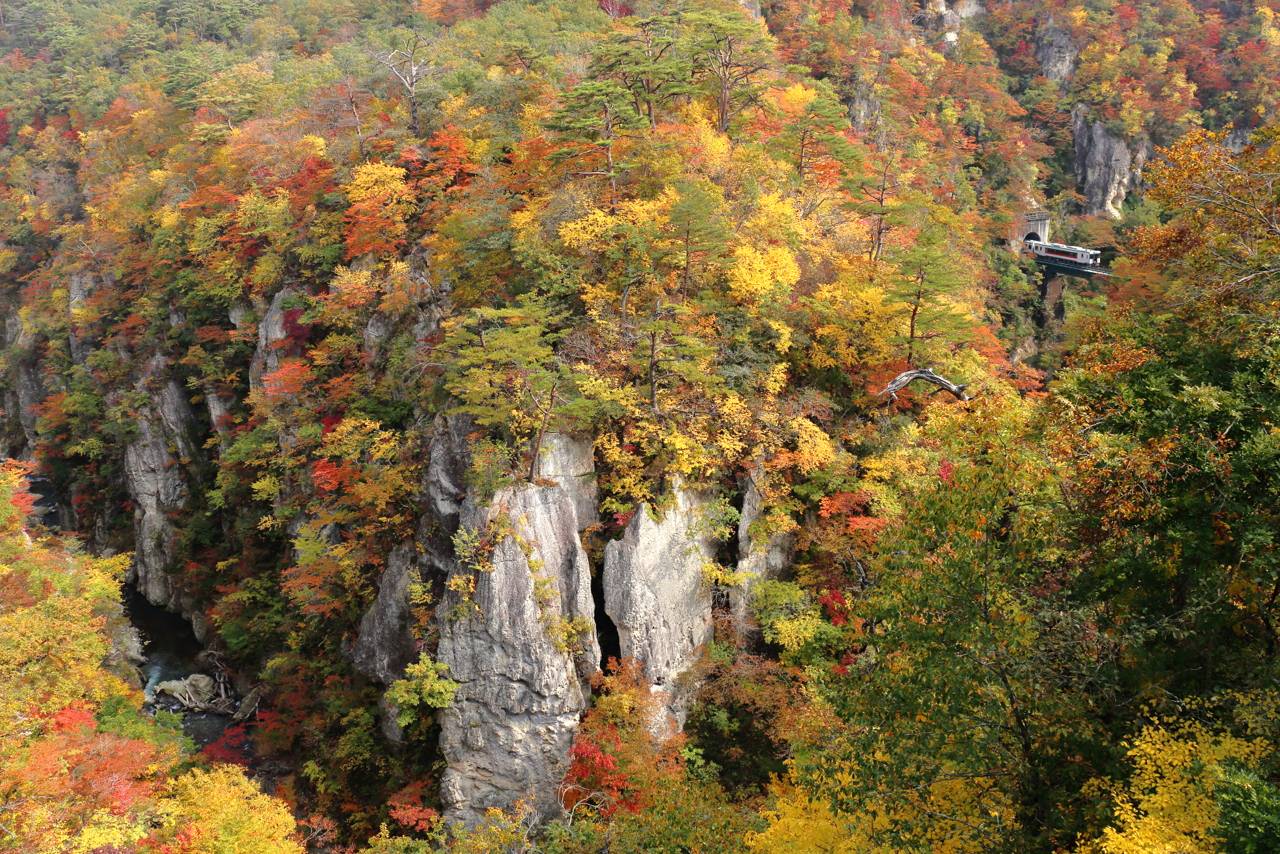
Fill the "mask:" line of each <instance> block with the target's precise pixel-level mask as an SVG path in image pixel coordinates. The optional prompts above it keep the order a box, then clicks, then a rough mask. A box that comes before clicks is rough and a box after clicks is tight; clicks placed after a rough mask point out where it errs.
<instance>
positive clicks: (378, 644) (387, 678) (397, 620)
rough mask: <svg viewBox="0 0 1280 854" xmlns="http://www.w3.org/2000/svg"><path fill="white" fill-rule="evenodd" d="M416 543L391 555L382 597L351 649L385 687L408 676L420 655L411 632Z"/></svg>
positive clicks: (353, 659)
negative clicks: (409, 667)
mask: <svg viewBox="0 0 1280 854" xmlns="http://www.w3.org/2000/svg"><path fill="white" fill-rule="evenodd" d="M414 551H415V550H414V544H413V543H412V542H407V543H401V544H400V545H398V546H396V547H395V548H394V549H392V550H391V553H390V554H388V555H387V566H386V569H384V570H383V572H382V577H381V578H380V579H379V580H378V598H377V599H375V600H374V602H373V604H372V605H370V606H369V610H368V611H365V613H364V616H363V617H361V618H360V632H359V634H358V635H357V636H356V641H355V644H354V645H353V647H352V650H351V663H352V664H354V665H355V667H356V669H357V670H359V671H360V672H361V673H363V674H365V675H366V676H368V677H369V678H370V679H375V680H377V681H378V682H381V683H382V684H384V685H387V684H390V683H391V682H394V681H395V680H396V679H399V678H400V677H401V676H402V675H404V669H405V668H406V667H408V666H409V665H410V664H412V663H413V662H414V661H415V660H416V658H417V653H416V650H415V649H414V643H413V637H412V635H411V633H410V631H409V625H408V622H409V585H410V584H412V583H413V582H414V581H415V580H416V579H417V577H418V575H417V561H416V560H415V557H416V556H415V554H414Z"/></svg>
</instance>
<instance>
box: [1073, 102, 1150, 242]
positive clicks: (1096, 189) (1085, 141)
mask: <svg viewBox="0 0 1280 854" xmlns="http://www.w3.org/2000/svg"><path fill="white" fill-rule="evenodd" d="M1071 134H1072V138H1073V140H1074V143H1075V173H1076V182H1077V184H1078V185H1079V187H1080V192H1081V194H1082V195H1083V196H1084V199H1085V203H1084V207H1085V213H1086V214H1088V215H1089V216H1108V217H1111V218H1112V219H1119V218H1120V216H1121V208H1122V207H1123V205H1124V200H1125V199H1126V198H1127V197H1128V195H1129V193H1130V192H1132V191H1133V190H1135V189H1136V188H1137V187H1138V186H1139V184H1140V183H1141V181H1142V168H1143V167H1144V166H1145V165H1146V163H1147V160H1148V159H1149V158H1150V157H1151V155H1152V147H1151V141H1150V140H1149V139H1147V138H1146V137H1145V136H1142V137H1139V138H1137V139H1136V140H1133V141H1128V140H1125V139H1124V138H1122V137H1120V136H1118V135H1116V134H1115V133H1114V132H1113V131H1112V130H1111V129H1110V128H1108V127H1107V125H1106V123H1104V122H1102V121H1100V120H1098V119H1093V118H1090V114H1089V108H1088V107H1086V106H1085V105H1083V104H1077V105H1076V107H1075V109H1073V110H1072V111H1071Z"/></svg>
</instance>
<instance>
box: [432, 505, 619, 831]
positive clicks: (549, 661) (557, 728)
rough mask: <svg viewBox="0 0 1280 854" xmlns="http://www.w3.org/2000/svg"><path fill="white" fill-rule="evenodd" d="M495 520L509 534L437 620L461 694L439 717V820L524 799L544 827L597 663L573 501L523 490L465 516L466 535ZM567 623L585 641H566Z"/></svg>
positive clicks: (467, 569) (464, 571)
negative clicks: (442, 765) (442, 807)
mask: <svg viewBox="0 0 1280 854" xmlns="http://www.w3.org/2000/svg"><path fill="white" fill-rule="evenodd" d="M495 523H497V524H502V525H505V526H509V528H508V530H509V531H510V533H508V534H507V535H506V536H503V537H502V538H501V540H500V541H499V542H497V544H496V545H495V547H494V549H493V553H492V555H491V556H489V557H487V558H484V559H482V563H481V566H480V567H478V568H477V567H473V566H467V565H465V564H461V563H460V564H459V565H458V566H457V567H455V570H454V573H453V575H454V577H455V578H462V579H465V578H474V581H475V589H474V592H472V593H470V594H469V595H465V594H461V593H458V592H456V591H451V592H449V593H448V595H446V597H445V599H444V601H443V602H442V603H441V606H440V611H439V613H440V646H439V650H438V652H437V656H436V657H437V659H438V660H439V661H442V662H444V663H445V664H447V665H448V666H449V675H450V677H451V678H452V679H454V680H456V681H457V682H458V683H459V684H460V686H461V687H460V688H459V691H458V695H457V699H456V700H455V702H454V704H453V705H452V706H450V707H449V708H448V709H445V710H444V712H443V713H442V715H441V733H440V748H441V752H442V753H443V754H444V757H445V760H446V762H447V763H448V767H447V769H446V770H445V772H444V776H443V778H442V780H441V795H442V799H443V801H444V804H445V816H446V818H448V819H449V820H451V821H460V822H463V823H468V824H470V823H474V822H475V821H476V820H478V819H479V818H480V816H481V815H482V814H483V812H484V810H486V809H488V808H490V807H501V808H510V807H511V806H512V805H513V804H514V803H515V802H516V801H519V800H523V801H525V802H526V803H527V804H528V805H529V806H530V807H532V808H533V809H534V810H535V811H536V812H537V813H538V814H539V815H540V816H542V817H544V818H546V817H551V816H554V815H557V814H559V812H560V810H561V805H560V799H559V785H560V783H561V781H562V780H563V778H564V774H565V772H566V771H567V770H568V766H569V749H570V747H571V746H572V744H573V736H574V733H575V732H576V731H577V727H578V719H579V717H580V716H581V714H582V712H583V711H585V710H586V708H587V706H588V704H589V702H590V692H589V690H588V688H587V683H586V680H587V677H589V676H590V675H591V674H592V673H594V672H595V670H596V669H597V667H598V662H599V658H600V650H599V647H598V645H597V642H596V636H595V623H594V620H593V605H592V600H591V575H590V570H589V568H588V566H587V556H586V553H585V552H584V551H583V549H582V545H581V543H580V541H579V539H578V529H579V527H580V525H579V522H578V517H577V510H576V502H575V501H574V499H573V496H571V495H570V494H569V492H568V491H567V490H565V489H564V488H562V487H560V486H535V485H521V486H515V487H511V488H508V489H505V490H503V491H501V492H499V493H498V495H497V496H495V498H494V500H493V502H492V503H490V504H489V505H487V506H485V507H477V506H476V505H474V504H473V503H471V502H468V503H467V505H466V506H465V507H464V508H463V511H462V525H463V527H464V528H466V529H467V530H473V531H485V530H491V529H492V526H493V525H494V524H495ZM568 621H573V625H574V626H575V627H577V628H580V629H581V630H582V631H581V633H575V634H574V636H572V637H565V635H564V630H565V629H566V628H567V627H568V626H569V625H570V624H569V622H568Z"/></svg>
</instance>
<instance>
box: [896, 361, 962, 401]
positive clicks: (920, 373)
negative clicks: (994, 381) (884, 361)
mask: <svg viewBox="0 0 1280 854" xmlns="http://www.w3.org/2000/svg"><path fill="white" fill-rule="evenodd" d="M916 380H924V381H925V382H927V383H933V384H934V385H936V386H937V387H938V389H939V390H940V391H946V392H950V393H951V394H952V395H954V396H955V397H956V399H957V400H972V399H973V398H971V397H970V396H969V395H968V394H967V393H966V392H965V388H966V386H963V385H956V384H955V383H953V382H951V380H949V379H947V378H946V377H943V376H939V375H938V374H935V373H934V372H933V369H932V368H912V369H911V370H909V371H903V372H902V373H900V374H898V375H897V376H896V377H894V378H893V379H892V380H890V381H889V384H888V385H887V386H885V387H884V391H882V392H880V394H882V395H888V396H889V400H890V402H892V401H895V400H897V399H898V392H900V391H902V390H903V389H904V388H906V387H907V386H909V385H910V384H911V383H913V382H915V381H916Z"/></svg>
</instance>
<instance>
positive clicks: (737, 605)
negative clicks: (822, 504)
mask: <svg viewBox="0 0 1280 854" xmlns="http://www.w3.org/2000/svg"><path fill="white" fill-rule="evenodd" d="M758 477H759V475H758V473H756V472H753V473H752V475H751V476H749V477H748V478H747V479H746V487H745V489H744V490H743V495H742V514H741V516H739V518H738V574H739V575H740V576H741V577H742V583H741V584H740V585H739V586H737V587H732V588H730V589H729V612H730V614H732V615H733V621H734V625H735V627H736V628H737V630H738V632H739V634H741V633H742V632H743V631H744V630H745V629H746V627H747V623H748V611H749V606H750V604H751V589H752V587H753V586H754V585H755V583H756V582H757V581H760V580H761V579H766V578H777V577H778V575H780V574H781V573H782V571H783V570H784V569H786V567H787V566H788V565H789V564H790V563H791V556H792V553H793V551H794V549H795V537H794V536H793V535H792V534H790V533H785V534H772V535H770V536H767V537H765V538H763V539H761V538H760V537H759V536H753V531H752V527H753V526H755V524H756V522H758V521H759V520H760V518H761V516H762V515H763V514H764V498H763V496H761V494H760V489H759V487H757V486H756V480H757V478H758Z"/></svg>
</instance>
